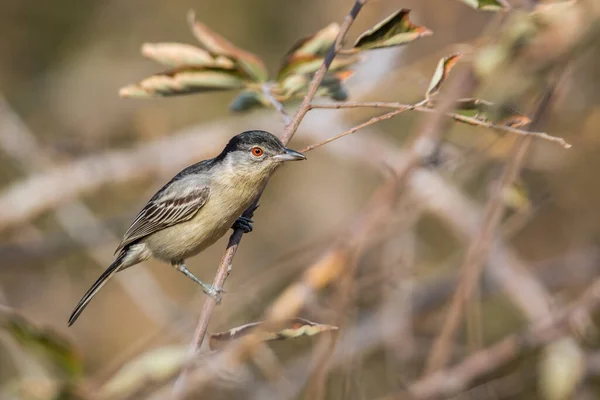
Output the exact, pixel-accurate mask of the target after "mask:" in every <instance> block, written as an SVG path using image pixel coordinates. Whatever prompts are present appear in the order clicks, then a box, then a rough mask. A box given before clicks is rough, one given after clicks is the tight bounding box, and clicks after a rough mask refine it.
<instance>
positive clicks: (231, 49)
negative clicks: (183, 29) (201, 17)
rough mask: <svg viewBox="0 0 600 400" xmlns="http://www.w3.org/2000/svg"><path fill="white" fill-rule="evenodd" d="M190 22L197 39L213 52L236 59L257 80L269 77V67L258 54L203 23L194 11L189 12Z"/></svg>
mask: <svg viewBox="0 0 600 400" xmlns="http://www.w3.org/2000/svg"><path fill="white" fill-rule="evenodd" d="M188 22H189V24H190V27H191V29H192V33H193V34H194V36H195V37H196V39H198V41H199V42H200V43H202V45H203V46H204V47H205V48H206V49H207V50H208V51H209V52H210V53H211V54H213V55H215V56H225V57H228V58H231V59H232V60H234V61H236V62H237V63H238V64H239V66H240V68H241V69H242V70H243V71H244V72H246V73H247V74H248V76H249V77H250V78H252V79H253V80H255V81H258V82H265V81H266V80H267V79H268V77H269V73H268V71H267V68H266V67H265V65H264V63H263V62H262V60H261V59H260V58H259V57H258V56H256V55H255V54H252V53H250V52H248V51H246V50H242V49H240V48H239V47H237V46H235V45H234V44H233V43H231V42H229V41H228V40H227V39H225V38H224V37H222V36H221V35H219V34H218V33H216V32H214V31H213V30H212V29H210V28H209V27H207V26H206V25H204V24H203V23H201V22H199V21H196V16H195V14H194V12H193V11H190V12H189V13H188Z"/></svg>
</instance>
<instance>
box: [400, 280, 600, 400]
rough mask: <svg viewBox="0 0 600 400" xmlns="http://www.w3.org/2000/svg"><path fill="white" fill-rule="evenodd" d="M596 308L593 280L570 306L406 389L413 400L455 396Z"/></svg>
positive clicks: (597, 285) (599, 302)
mask: <svg viewBox="0 0 600 400" xmlns="http://www.w3.org/2000/svg"><path fill="white" fill-rule="evenodd" d="M599 307H600V280H596V281H595V282H593V283H592V284H591V285H590V286H589V287H588V288H587V289H586V291H585V292H584V293H583V295H582V296H581V297H579V299H577V300H576V301H575V302H573V303H572V304H571V305H569V306H567V307H563V308H562V309H560V310H557V311H556V312H554V313H552V314H550V315H548V317H547V318H545V319H543V320H542V321H538V322H536V323H534V324H532V325H531V326H530V328H528V329H527V330H526V331H524V332H522V333H520V334H514V335H510V336H508V337H506V338H504V339H502V340H500V341H499V342H498V343H496V344H494V345H492V346H490V347H488V348H486V349H484V350H481V351H479V352H477V353H475V354H473V355H471V356H469V357H467V358H466V359H464V360H463V361H461V362H460V363H459V364H457V365H455V366H454V367H452V368H449V369H444V370H440V371H438V372H434V373H433V374H431V375H429V376H427V377H425V378H422V379H421V380H419V381H417V382H415V383H414V384H412V385H411V386H410V387H409V392H410V394H411V395H412V396H413V397H415V398H417V399H431V398H438V397H440V396H442V397H448V396H452V395H456V394H458V393H460V392H461V391H463V390H465V389H467V388H468V387H469V385H470V384H471V383H472V382H474V381H475V380H476V379H478V378H481V377H483V376H484V375H486V374H489V373H491V372H493V371H496V370H497V369H498V368H500V367H502V366H504V365H506V364H507V363H509V362H511V361H512V360H514V359H515V358H517V357H518V356H519V355H520V354H521V353H523V352H525V351H529V350H533V349H536V348H539V347H541V346H544V345H545V344H548V343H550V342H552V341H554V340H556V339H558V338H560V337H563V336H565V335H567V334H569V330H570V328H571V326H572V322H573V321H574V319H576V318H577V317H578V316H580V315H587V314H589V313H591V312H593V311H596V310H597V309H598V308H599Z"/></svg>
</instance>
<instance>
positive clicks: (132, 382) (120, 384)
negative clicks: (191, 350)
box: [100, 346, 188, 399]
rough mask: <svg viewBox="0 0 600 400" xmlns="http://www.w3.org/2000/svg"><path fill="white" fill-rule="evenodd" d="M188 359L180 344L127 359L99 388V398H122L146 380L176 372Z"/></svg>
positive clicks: (158, 380) (150, 380)
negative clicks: (130, 359)
mask: <svg viewBox="0 0 600 400" xmlns="http://www.w3.org/2000/svg"><path fill="white" fill-rule="evenodd" d="M187 359H188V353H187V349H186V348H185V347H182V346H169V347H161V348H158V349H154V350H151V351H149V352H147V353H144V354H142V355H141V356H139V357H137V358H136V359H134V360H132V361H129V362H128V363H127V364H125V365H124V366H123V367H121V369H120V370H119V371H117V373H116V374H115V375H114V376H113V377H111V378H110V379H109V381H108V382H106V384H105V385H104V386H103V387H102V388H101V389H100V398H103V399H115V398H123V397H128V396H130V395H132V394H133V393H137V391H138V390H140V389H142V388H143V386H145V385H147V384H148V382H161V381H164V380H165V379H168V378H170V377H171V376H173V375H174V374H176V373H177V372H178V371H179V370H180V369H181V367H182V366H183V364H184V363H185V361H186V360H187Z"/></svg>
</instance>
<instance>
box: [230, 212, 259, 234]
mask: <svg viewBox="0 0 600 400" xmlns="http://www.w3.org/2000/svg"><path fill="white" fill-rule="evenodd" d="M253 222H254V221H252V220H251V219H250V218H248V217H244V216H242V217H239V218H238V219H237V220H236V221H235V222H234V223H233V226H232V227H231V228H232V229H233V230H235V229H238V228H239V229H241V230H242V231H244V233H250V232H252V223H253Z"/></svg>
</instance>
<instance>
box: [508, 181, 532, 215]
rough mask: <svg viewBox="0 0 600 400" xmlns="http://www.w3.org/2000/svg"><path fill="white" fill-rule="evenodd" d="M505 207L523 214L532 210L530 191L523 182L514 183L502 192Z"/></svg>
mask: <svg viewBox="0 0 600 400" xmlns="http://www.w3.org/2000/svg"><path fill="white" fill-rule="evenodd" d="M502 199H503V202H504V205H505V206H506V207H507V208H510V209H512V210H515V211H518V212H523V211H526V210H529V209H530V208H531V201H530V200H529V191H528V190H527V186H526V185H525V182H524V181H523V180H518V181H516V182H513V184H512V185H510V186H507V187H505V188H504V189H503V191H502Z"/></svg>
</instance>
